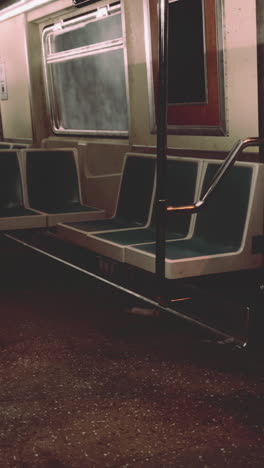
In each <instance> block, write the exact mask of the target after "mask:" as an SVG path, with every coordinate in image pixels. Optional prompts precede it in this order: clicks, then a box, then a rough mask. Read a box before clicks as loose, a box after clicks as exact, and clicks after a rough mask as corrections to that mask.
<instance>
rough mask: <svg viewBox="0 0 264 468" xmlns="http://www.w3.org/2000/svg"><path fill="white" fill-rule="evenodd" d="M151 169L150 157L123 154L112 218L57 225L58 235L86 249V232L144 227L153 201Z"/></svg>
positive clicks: (153, 174)
mask: <svg viewBox="0 0 264 468" xmlns="http://www.w3.org/2000/svg"><path fill="white" fill-rule="evenodd" d="M155 167H156V161H155V157H154V156H153V155H151V156H148V155H145V154H144V155H142V154H136V153H127V154H126V156H125V159H124V164H123V169H122V177H121V181H120V188H119V194H118V200H117V206H116V210H115V215H114V216H113V217H112V218H105V219H100V220H97V221H85V222H77V223H61V224H58V226H57V234H58V236H59V237H61V238H63V239H65V240H68V241H70V242H73V243H76V244H78V245H81V246H84V247H87V233H90V232H105V231H114V230H128V229H131V228H134V229H136V228H140V227H141V228H142V227H144V226H146V225H148V223H149V219H150V211H151V206H152V204H153V199H154V190H155Z"/></svg>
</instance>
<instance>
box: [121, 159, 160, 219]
mask: <svg viewBox="0 0 264 468" xmlns="http://www.w3.org/2000/svg"><path fill="white" fill-rule="evenodd" d="M155 167H156V162H155V158H153V157H151V156H146V155H136V154H129V155H127V157H126V160H125V164H124V169H123V175H122V181H121V185H120V190H119V196H118V202H117V208H116V213H115V216H116V217H117V218H119V219H122V220H124V221H128V222H133V223H139V224H142V223H146V222H147V220H148V215H149V210H150V206H151V202H152V197H153V190H154V184H155Z"/></svg>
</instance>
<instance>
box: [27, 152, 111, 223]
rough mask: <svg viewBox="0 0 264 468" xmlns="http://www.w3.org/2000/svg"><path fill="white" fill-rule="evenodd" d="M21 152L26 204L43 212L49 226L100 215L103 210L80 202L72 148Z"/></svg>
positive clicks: (77, 176)
mask: <svg viewBox="0 0 264 468" xmlns="http://www.w3.org/2000/svg"><path fill="white" fill-rule="evenodd" d="M21 154H22V161H23V170H24V175H25V180H26V185H27V205H28V206H29V207H31V208H34V209H36V210H39V211H41V212H43V213H46V214H47V218H48V225H49V226H53V225H55V224H56V223H58V222H60V221H75V220H87V219H96V218H100V217H102V216H103V215H104V211H103V210H100V209H97V208H94V207H89V206H85V205H83V203H82V200H81V191H80V184H79V171H78V165H77V154H76V152H75V150H74V149H28V150H21Z"/></svg>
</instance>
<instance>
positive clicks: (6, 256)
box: [0, 240, 264, 468]
mask: <svg viewBox="0 0 264 468" xmlns="http://www.w3.org/2000/svg"><path fill="white" fill-rule="evenodd" d="M0 254H1V267H0V273H1V276H0V323H1V326H0V468H9V467H10V468H11V467H12V468H93V467H95V468H97V467H98V468H105V467H111V468H114V467H115V468H118V467H124V468H125V467H134V468H137V467H150V468H160V467H176V468H180V467H183V468H185V467H190V468H196V467H197V468H198V467H203V468H211V467H219V468H223V467H232V468H242V467H263V466H264V367H263V364H264V359H263V357H262V356H261V355H260V354H256V353H255V354H253V353H251V354H250V353H246V352H245V351H241V350H237V349H234V348H233V347H231V346H228V345H227V344H226V343H223V342H222V341H221V340H219V339H215V338H213V337H212V336H210V335H208V334H206V333H205V332H204V331H201V330H200V329H198V328H197V327H192V326H190V325H188V324H186V323H185V322H183V321H180V320H178V319H176V318H174V317H168V316H166V317H146V316H138V315H133V314H131V313H130V306H132V305H133V299H132V298H131V297H129V296H125V295H124V294H120V292H116V291H115V290H113V289H112V288H110V287H106V286H105V285H104V286H102V285H101V284H99V282H96V281H95V280H92V279H90V278H87V277H84V276H83V275H81V274H79V273H78V272H75V271H72V270H70V269H67V268H66V267H65V266H62V265H60V264H57V263H55V262H54V261H52V260H49V259H47V258H45V257H41V256H40V255H39V254H35V253H30V251H29V250H27V249H24V248H23V247H20V246H16V245H15V244H14V243H13V242H9V241H3V240H2V241H1V244H0Z"/></svg>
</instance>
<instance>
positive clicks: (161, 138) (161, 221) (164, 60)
mask: <svg viewBox="0 0 264 468" xmlns="http://www.w3.org/2000/svg"><path fill="white" fill-rule="evenodd" d="M158 19H159V73H158V109H157V188H156V213H157V220H156V278H157V283H158V284H157V287H158V302H162V296H163V283H164V278H165V234H166V217H167V216H166V206H167V199H166V165H167V157H166V153H167V100H168V99H167V97H168V89H167V88H168V84H167V83H168V0H158Z"/></svg>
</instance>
